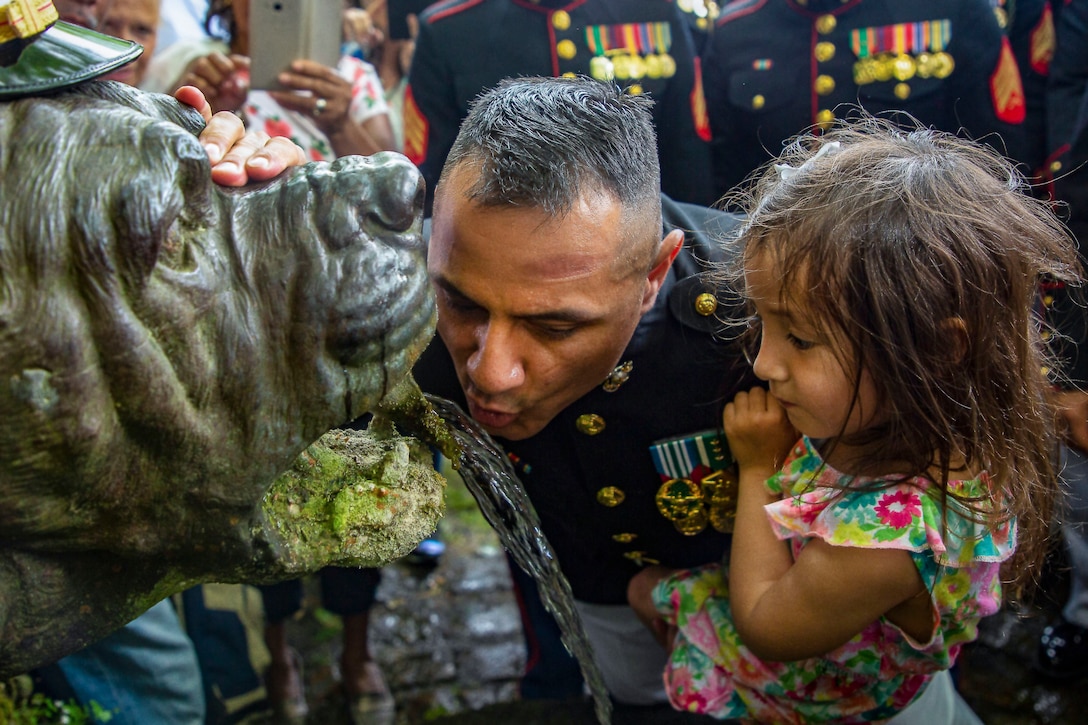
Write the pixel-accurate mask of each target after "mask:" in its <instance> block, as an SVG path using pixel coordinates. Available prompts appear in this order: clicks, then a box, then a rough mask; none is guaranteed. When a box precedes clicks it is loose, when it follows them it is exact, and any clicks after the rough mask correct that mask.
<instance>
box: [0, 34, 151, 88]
mask: <svg viewBox="0 0 1088 725" xmlns="http://www.w3.org/2000/svg"><path fill="white" fill-rule="evenodd" d="M17 42H20V41H10V42H9V43H5V44H4V45H5V46H9V45H10V44H14V43H17ZM10 50H11V48H10V47H4V48H3V49H2V51H0V100H3V101H10V100H12V99H15V98H20V97H22V96H34V95H42V94H44V93H49V92H52V91H58V90H60V89H62V88H67V87H68V86H74V85H76V84H77V83H82V82H83V81H89V80H92V79H94V78H97V77H99V76H101V75H105V74H106V73H109V72H110V71H112V70H114V69H115V68H120V67H121V66H123V65H124V64H125V63H129V62H131V61H133V60H135V59H136V58H138V57H139V56H140V54H141V53H143V52H144V49H143V46H142V45H140V44H139V43H133V42H132V41H130V40H122V39H120V38H114V37H113V36H110V35H103V34H102V33H99V32H96V31H94V30H90V29H88V28H83V27H80V26H78V25H72V24H71V23H66V22H64V21H63V20H59V21H57V22H56V23H54V24H53V26H52V27H51V28H49V29H48V30H46V31H45V32H44V33H42V34H41V35H39V36H37V37H36V38H34V39H33V40H31V41H30V42H29V43H28V44H26V46H25V47H24V48H23V50H22V53H20V54H19V56H18V60H16V61H15V62H14V63H11V64H2V63H3V60H7V59H6V58H3V56H6V55H8V54H9V52H10Z"/></svg>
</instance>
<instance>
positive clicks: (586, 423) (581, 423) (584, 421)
mask: <svg viewBox="0 0 1088 725" xmlns="http://www.w3.org/2000/svg"><path fill="white" fill-rule="evenodd" d="M574 427H575V428H577V429H578V432H579V433H584V434H585V435H587V436H595V435H597V434H598V433H600V432H601V431H603V430H604V418H602V417H601V416H599V415H597V414H596V413H583V414H582V415H580V416H578V418H577V419H576V420H575V421H574Z"/></svg>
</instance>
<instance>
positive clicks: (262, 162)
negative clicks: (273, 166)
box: [246, 156, 268, 169]
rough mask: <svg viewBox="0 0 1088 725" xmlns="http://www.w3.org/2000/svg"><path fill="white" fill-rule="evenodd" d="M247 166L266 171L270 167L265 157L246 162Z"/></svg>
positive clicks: (253, 158)
mask: <svg viewBox="0 0 1088 725" xmlns="http://www.w3.org/2000/svg"><path fill="white" fill-rule="evenodd" d="M246 166H249V167H250V168H255V169H264V168H267V167H268V159H267V158H265V157H264V156H254V157H252V158H250V159H249V161H247V162H246Z"/></svg>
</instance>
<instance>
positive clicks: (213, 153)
mask: <svg viewBox="0 0 1088 725" xmlns="http://www.w3.org/2000/svg"><path fill="white" fill-rule="evenodd" d="M204 150H205V151H206V152H207V153H208V161H210V162H211V164H212V165H213V166H214V165H215V164H217V163H219V159H221V158H223V152H222V151H220V150H219V146H218V145H216V144H213V143H209V144H205V145H204Z"/></svg>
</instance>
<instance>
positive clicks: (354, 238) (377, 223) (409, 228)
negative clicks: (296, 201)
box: [310, 151, 425, 251]
mask: <svg viewBox="0 0 1088 725" xmlns="http://www.w3.org/2000/svg"><path fill="white" fill-rule="evenodd" d="M310 184H311V186H312V188H313V189H314V191H315V192H316V197H317V198H316V200H315V201H316V204H317V208H318V209H319V210H322V209H323V211H319V213H318V225H319V228H320V229H321V231H322V236H323V237H324V240H325V243H326V244H327V245H328V246H329V247H330V248H331V249H334V250H342V249H346V248H348V247H350V246H353V245H355V244H358V243H359V242H361V241H364V240H367V239H380V240H382V241H383V242H385V243H387V244H390V245H392V246H395V247H401V248H406V249H409V250H412V251H422V250H423V240H422V238H421V224H420V220H421V219H422V216H423V196H424V190H425V187H424V183H423V177H422V176H421V175H420V173H419V170H418V169H416V167H415V165H414V164H412V162H410V161H409V160H408V159H407V158H405V157H404V156H402V155H400V154H397V153H393V152H390V151H383V152H381V153H377V154H374V155H373V156H345V157H343V158H340V159H337V160H336V161H334V162H333V163H332V164H330V165H329V166H328V167H325V168H322V167H316V168H314V169H312V170H311V171H310ZM413 227H414V228H413Z"/></svg>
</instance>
